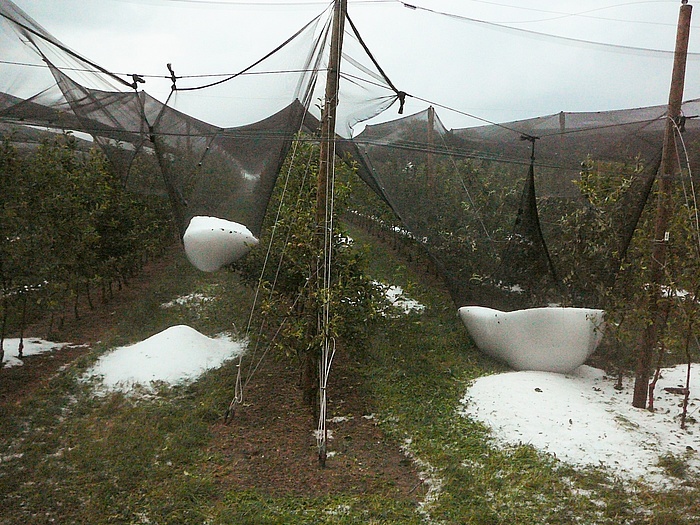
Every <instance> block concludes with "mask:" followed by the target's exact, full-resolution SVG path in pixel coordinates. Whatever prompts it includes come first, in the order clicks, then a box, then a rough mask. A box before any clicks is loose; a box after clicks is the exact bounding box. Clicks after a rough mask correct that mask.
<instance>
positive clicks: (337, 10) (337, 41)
mask: <svg viewBox="0 0 700 525" xmlns="http://www.w3.org/2000/svg"><path fill="white" fill-rule="evenodd" d="M346 13H347V0H335V5H334V11H333V21H332V24H333V27H332V32H331V49H330V56H329V58H328V71H327V76H326V94H325V102H324V106H323V113H322V115H321V146H320V158H319V165H318V186H317V190H316V191H317V195H316V235H317V239H318V240H317V248H318V253H319V254H320V257H319V260H318V269H317V277H316V285H317V289H318V293H319V295H320V301H321V303H322V306H321V311H319V312H318V321H317V322H318V330H319V333H320V335H321V345H322V347H321V348H320V357H321V359H323V361H322V362H321V364H322V365H323V366H321V367H320V368H321V369H320V370H319V376H320V377H319V380H320V383H319V397H320V399H319V404H320V407H319V417H320V418H325V415H326V411H325V408H326V407H325V403H326V392H325V382H326V377H325V376H326V375H327V372H328V371H327V370H326V367H327V366H328V365H327V363H326V362H325V360H326V352H327V350H328V348H329V344H330V343H329V338H328V332H327V331H328V327H327V326H326V319H325V308H327V304H326V301H327V296H328V291H327V290H326V289H325V287H326V286H328V283H329V278H328V275H329V274H328V272H329V268H327V266H326V265H327V264H328V263H327V259H326V253H325V248H326V242H327V240H329V239H330V236H331V234H332V232H331V231H330V229H331V222H330V221H331V216H330V215H331V213H332V212H331V210H330V200H331V198H332V191H333V188H332V187H329V181H330V179H331V175H332V173H333V163H334V162H335V120H336V108H337V106H338V90H339V87H340V59H341V55H342V49H343V33H344V32H345V15H346ZM311 352H313V353H314V354H315V350H313V349H312V350H311ZM308 358H309V359H311V361H312V362H313V363H314V364H315V365H316V366H317V365H318V364H319V362H320V361H319V359H318V354H315V355H313V356H311V355H310V356H308ZM322 422H323V425H320V429H319V430H320V431H321V432H323V435H321V436H319V439H320V447H319V453H318V459H319V463H320V465H321V466H322V467H325V465H326V444H327V442H328V434H327V430H326V427H325V420H324V421H322Z"/></svg>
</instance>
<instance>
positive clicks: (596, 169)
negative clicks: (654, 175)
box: [556, 159, 700, 369]
mask: <svg viewBox="0 0 700 525" xmlns="http://www.w3.org/2000/svg"><path fill="white" fill-rule="evenodd" d="M583 168H584V169H583V170H582V171H581V176H580V179H579V180H577V181H575V184H576V185H577V186H578V188H579V189H580V191H581V195H582V197H583V198H584V199H585V203H586V204H585V206H582V207H580V208H578V209H576V210H574V211H573V212H570V213H568V214H564V215H562V216H561V219H560V221H559V223H558V234H557V236H558V238H559V239H560V243H559V244H558V245H559V246H562V247H563V249H562V250H561V252H557V253H556V257H557V261H558V262H559V263H560V265H561V267H563V268H567V272H566V273H565V274H564V281H565V283H566V285H567V287H569V289H571V290H576V291H577V293H579V294H580V297H584V298H588V299H587V300H588V302H589V303H591V302H593V303H597V304H596V305H597V306H599V307H602V308H604V309H605V310H606V319H607V321H608V330H607V332H608V337H607V338H606V347H605V349H604V350H603V352H605V351H606V350H607V351H608V352H609V355H608V356H607V357H609V358H611V359H612V363H611V364H614V365H615V366H616V367H619V368H622V369H630V368H632V367H633V366H634V359H635V356H634V352H633V348H635V346H636V345H638V343H639V334H640V333H641V331H642V330H643V329H644V327H645V326H646V325H647V323H649V322H650V320H649V318H648V313H647V312H648V307H647V305H648V304H649V303H648V302H649V301H651V300H656V301H659V304H660V306H661V308H662V310H665V309H667V311H668V315H667V319H668V327H667V329H666V330H665V331H664V332H663V333H662V336H663V337H662V340H661V341H660V343H659V347H660V350H661V351H662V353H663V354H665V357H664V356H662V357H663V359H662V360H661V361H659V362H660V363H662V364H664V365H666V364H675V363H677V362H682V361H685V360H686V359H687V358H688V357H691V356H690V355H688V353H687V352H686V341H688V340H689V338H690V340H691V341H694V338H695V336H696V335H697V334H698V332H697V324H698V323H697V314H698V303H697V301H696V300H695V298H697V297H698V292H700V251H699V249H700V239H699V237H698V235H699V232H698V230H697V225H698V224H697V217H696V208H695V203H694V200H693V198H692V192H691V191H690V186H689V185H688V184H687V180H688V178H687V174H683V176H682V177H681V181H684V180H685V181H686V182H685V183H684V184H677V185H676V187H675V190H674V193H673V196H672V203H673V209H672V210H671V221H670V225H669V231H668V235H669V242H668V245H667V246H668V250H667V256H666V261H665V275H664V282H663V283H661V285H660V286H659V285H656V287H655V288H653V289H652V284H651V276H650V261H651V256H652V248H653V246H654V244H655V243H656V242H658V241H657V240H655V239H654V238H653V235H654V220H655V214H656V198H655V192H653V191H652V193H651V197H650V199H649V201H648V202H647V204H646V206H645V208H644V210H643V212H642V214H641V217H640V218H639V221H638V222H637V224H636V230H635V231H634V236H633V237H632V240H631V243H630V245H629V247H628V248H627V251H626V253H624V254H623V251H622V250H623V248H624V232H623V227H624V226H625V225H629V223H630V221H631V220H632V219H633V217H632V216H631V213H632V212H631V211H630V210H629V209H628V207H630V201H629V199H627V196H628V194H629V192H630V191H633V190H634V187H635V184H639V182H640V179H639V176H640V174H642V172H643V170H644V162H643V161H642V160H640V159H635V160H634V161H632V162H630V163H628V164H621V163H615V164H613V163H610V162H601V161H593V160H592V159H587V160H586V161H585V162H584V164H583ZM623 255H624V258H623ZM584 300H585V299H584ZM691 350H692V352H691V353H692V354H695V353H696V352H697V349H696V347H695V345H691V346H689V347H688V351H691Z"/></svg>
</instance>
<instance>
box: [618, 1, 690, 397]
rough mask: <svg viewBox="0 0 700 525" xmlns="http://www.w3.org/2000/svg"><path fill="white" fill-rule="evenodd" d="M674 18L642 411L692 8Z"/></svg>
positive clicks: (641, 357) (658, 305) (660, 310)
mask: <svg viewBox="0 0 700 525" xmlns="http://www.w3.org/2000/svg"><path fill="white" fill-rule="evenodd" d="M681 3H682V5H681V8H680V13H679V15H678V30H677V33H676V49H675V55H674V60H673V73H672V77H671V90H670V93H669V97H668V114H667V120H666V130H665V135H664V144H663V152H662V154H661V155H662V156H661V169H660V173H659V174H658V197H657V198H658V201H657V210H656V222H655V225H654V241H653V242H654V245H653V246H652V253H651V262H650V267H651V279H650V286H649V296H648V299H647V301H648V312H649V324H647V326H646V328H645V329H644V332H643V333H642V336H641V340H640V344H639V349H638V355H637V368H636V373H635V381H634V397H633V399H632V406H634V407H636V408H646V406H647V398H648V395H649V378H650V376H651V363H652V358H653V355H654V348H655V347H656V345H657V344H658V338H659V334H660V333H661V331H662V329H663V327H664V324H665V315H664V312H665V310H666V308H668V305H666V304H664V303H665V301H667V299H664V298H663V294H662V293H661V283H662V282H663V280H664V269H665V266H666V252H667V247H668V243H669V240H670V239H669V235H668V225H669V222H670V219H671V210H672V203H671V196H672V191H673V178H674V176H676V175H677V173H678V170H679V167H678V165H677V163H676V157H675V151H676V138H675V124H674V120H675V119H677V118H678V117H679V116H680V112H681V105H682V103H683V87H684V84H685V66H686V58H687V55H688V39H689V37H690V15H691V13H692V10H693V7H692V6H691V5H688V0H682V2H681Z"/></svg>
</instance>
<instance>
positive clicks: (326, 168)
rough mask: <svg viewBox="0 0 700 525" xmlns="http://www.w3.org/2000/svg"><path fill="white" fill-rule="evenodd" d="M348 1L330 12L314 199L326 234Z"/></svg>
mask: <svg viewBox="0 0 700 525" xmlns="http://www.w3.org/2000/svg"><path fill="white" fill-rule="evenodd" d="M346 12H347V0H335V11H334V12H333V29H332V33H331V52H330V57H329V59H328V73H327V77H326V96H325V102H324V106H323V114H322V115H321V148H320V149H321V153H320V160H319V166H318V193H317V195H316V204H317V207H316V223H317V224H318V227H319V229H321V230H323V231H324V232H325V231H326V223H327V217H326V201H327V196H328V179H329V178H330V173H331V169H332V167H333V162H334V154H335V148H334V147H333V146H334V144H333V142H334V140H335V116H336V108H337V106H338V88H339V85H340V55H341V53H342V49H343V32H344V31H345V13H346Z"/></svg>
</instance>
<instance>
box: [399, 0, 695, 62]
mask: <svg viewBox="0 0 700 525" xmlns="http://www.w3.org/2000/svg"><path fill="white" fill-rule="evenodd" d="M397 1H398V2H399V3H400V4H402V5H403V6H404V7H407V8H409V9H411V10H414V11H416V10H419V11H426V12H428V13H432V14H434V15H438V16H444V17H447V18H453V19H455V20H459V21H461V22H467V23H471V24H477V25H480V26H483V27H488V28H490V29H496V30H501V31H507V32H512V33H517V34H521V35H524V36H529V37H537V38H545V39H551V40H560V41H562V42H567V43H570V44H577V45H586V46H594V47H601V48H607V49H609V50H610V51H617V52H622V53H635V54H637V53H639V54H644V55H649V56H663V57H673V55H674V51H665V50H661V49H652V48H646V47H635V46H626V45H621V44H610V43H606V42H596V41H594V40H585V39H582V38H572V37H567V36H560V35H553V34H551V33H542V32H540V31H532V30H530V29H522V28H519V27H512V26H508V25H504V24H497V23H495V22H488V21H486V20H479V19H478V18H470V17H468V16H463V15H457V14H454V13H447V12H445V11H437V10H435V9H429V8H427V7H421V6H416V5H413V4H408V3H406V2H402V1H400V0H397ZM691 57H692V58H695V59H698V58H700V53H688V58H691Z"/></svg>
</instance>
